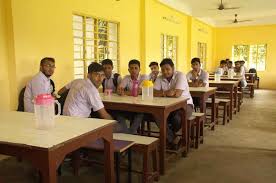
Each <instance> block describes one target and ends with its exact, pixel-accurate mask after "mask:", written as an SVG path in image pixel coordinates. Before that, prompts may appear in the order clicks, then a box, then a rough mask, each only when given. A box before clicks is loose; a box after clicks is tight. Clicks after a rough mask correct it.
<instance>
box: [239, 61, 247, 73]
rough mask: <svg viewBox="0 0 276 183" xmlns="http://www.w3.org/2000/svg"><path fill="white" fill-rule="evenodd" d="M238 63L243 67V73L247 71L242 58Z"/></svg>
mask: <svg viewBox="0 0 276 183" xmlns="http://www.w3.org/2000/svg"><path fill="white" fill-rule="evenodd" d="M240 63H241V66H242V67H244V71H245V73H246V72H248V69H247V68H246V67H245V65H244V64H245V61H244V60H241V61H240Z"/></svg>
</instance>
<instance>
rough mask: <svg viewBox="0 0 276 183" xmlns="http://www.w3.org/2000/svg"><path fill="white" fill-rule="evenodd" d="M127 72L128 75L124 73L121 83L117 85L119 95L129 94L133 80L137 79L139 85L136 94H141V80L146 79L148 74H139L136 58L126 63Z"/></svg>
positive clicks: (138, 63) (138, 64)
mask: <svg viewBox="0 0 276 183" xmlns="http://www.w3.org/2000/svg"><path fill="white" fill-rule="evenodd" d="M128 72H129V74H130V75H126V76H125V77H124V78H123V80H122V82H121V84H120V85H119V87H118V91H117V92H118V94H119V95H128V96H131V90H132V85H133V81H134V80H137V81H138V85H139V91H138V94H142V86H143V81H144V80H147V79H148V76H147V75H145V74H143V75H141V74H140V62H139V61H138V60H135V59H134V60H130V61H129V63H128Z"/></svg>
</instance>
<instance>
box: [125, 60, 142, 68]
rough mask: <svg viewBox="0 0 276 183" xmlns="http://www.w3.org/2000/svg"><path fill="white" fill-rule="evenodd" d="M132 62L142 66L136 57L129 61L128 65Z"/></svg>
mask: <svg viewBox="0 0 276 183" xmlns="http://www.w3.org/2000/svg"><path fill="white" fill-rule="evenodd" d="M132 64H136V65H138V66H139V68H140V62H139V60H136V59H132V60H130V61H129V62H128V67H129V66H130V65H132Z"/></svg>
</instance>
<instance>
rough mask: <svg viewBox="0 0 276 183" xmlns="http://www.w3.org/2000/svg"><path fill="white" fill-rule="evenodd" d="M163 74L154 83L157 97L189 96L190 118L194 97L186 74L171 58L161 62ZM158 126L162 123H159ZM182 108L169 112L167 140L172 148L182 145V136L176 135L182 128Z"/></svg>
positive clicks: (187, 115)
mask: <svg viewBox="0 0 276 183" xmlns="http://www.w3.org/2000/svg"><path fill="white" fill-rule="evenodd" d="M160 67H161V72H162V75H161V76H158V77H157V79H156V80H155V83H154V96H155V97H174V98H178V97H185V98H188V101H187V104H188V105H187V110H186V118H187V119H189V117H191V115H192V112H193V99H192V97H191V94H190V92H189V85H188V82H187V79H186V76H185V74H183V73H182V72H179V71H176V70H175V67H174V63H173V61H172V60H171V59H169V58H165V59H163V60H162V62H161V63H160ZM157 125H158V126H159V125H160V124H157ZM181 126H182V121H181V110H177V111H174V112H172V113H170V114H169V117H168V120H167V141H168V144H169V146H170V148H172V149H177V148H178V147H179V145H180V137H179V136H177V135H176V132H178V131H179V130H180V129H181Z"/></svg>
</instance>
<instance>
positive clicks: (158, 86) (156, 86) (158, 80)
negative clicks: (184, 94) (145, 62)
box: [153, 77, 162, 90]
mask: <svg viewBox="0 0 276 183" xmlns="http://www.w3.org/2000/svg"><path fill="white" fill-rule="evenodd" d="M161 81H162V79H161V78H160V77H157V78H156V80H155V82H154V86H153V89H155V90H161V89H162V87H161V86H162V85H161Z"/></svg>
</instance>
